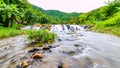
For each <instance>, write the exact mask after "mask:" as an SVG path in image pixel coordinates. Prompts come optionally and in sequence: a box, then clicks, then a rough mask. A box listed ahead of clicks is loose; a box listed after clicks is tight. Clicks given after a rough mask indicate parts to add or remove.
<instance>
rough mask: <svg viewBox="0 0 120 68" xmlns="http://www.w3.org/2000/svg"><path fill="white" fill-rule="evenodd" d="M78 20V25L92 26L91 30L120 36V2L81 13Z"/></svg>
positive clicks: (116, 0)
mask: <svg viewBox="0 0 120 68" xmlns="http://www.w3.org/2000/svg"><path fill="white" fill-rule="evenodd" d="M78 20H79V24H86V25H93V26H94V27H93V28H92V30H97V31H99V32H104V33H109V34H115V35H118V36H120V28H119V27H120V0H114V1H112V2H110V3H108V4H107V5H105V6H102V7H100V8H98V9H95V10H92V11H90V12H88V13H83V14H81V15H80V16H79V19H78Z"/></svg>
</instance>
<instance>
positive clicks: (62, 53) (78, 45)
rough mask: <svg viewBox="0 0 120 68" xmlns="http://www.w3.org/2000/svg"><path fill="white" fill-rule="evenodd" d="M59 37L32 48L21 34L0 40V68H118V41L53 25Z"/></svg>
mask: <svg viewBox="0 0 120 68" xmlns="http://www.w3.org/2000/svg"><path fill="white" fill-rule="evenodd" d="M50 31H51V32H54V33H56V34H57V36H58V38H56V39H55V42H54V43H52V44H44V46H43V47H35V46H32V45H36V44H34V43H32V44H30V41H27V40H25V36H24V35H19V36H16V37H12V38H8V39H2V40H0V68H120V38H119V37H116V36H112V35H106V34H101V33H95V32H91V31H86V29H84V28H83V27H81V26H79V25H52V26H51V29H50Z"/></svg>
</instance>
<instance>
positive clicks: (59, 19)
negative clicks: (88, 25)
mask: <svg viewBox="0 0 120 68" xmlns="http://www.w3.org/2000/svg"><path fill="white" fill-rule="evenodd" d="M32 7H33V8H34V9H36V10H38V11H41V12H43V13H44V14H46V16H47V17H48V18H49V19H50V22H52V23H56V24H57V23H58V24H59V23H62V24H63V23H65V24H66V23H70V22H71V19H74V18H76V17H78V16H79V15H80V14H81V13H75V12H73V13H65V12H61V11H58V10H44V9H42V8H40V7H37V6H34V5H32Z"/></svg>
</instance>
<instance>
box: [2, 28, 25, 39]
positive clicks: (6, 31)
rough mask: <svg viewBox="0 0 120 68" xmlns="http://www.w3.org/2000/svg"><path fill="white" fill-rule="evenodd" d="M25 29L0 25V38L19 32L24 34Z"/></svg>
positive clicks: (18, 33)
mask: <svg viewBox="0 0 120 68" xmlns="http://www.w3.org/2000/svg"><path fill="white" fill-rule="evenodd" d="M25 33H26V31H25V30H17V29H14V28H4V27H0V39H3V38H9V37H13V36H16V35H20V34H25Z"/></svg>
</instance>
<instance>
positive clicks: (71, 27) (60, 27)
mask: <svg viewBox="0 0 120 68" xmlns="http://www.w3.org/2000/svg"><path fill="white" fill-rule="evenodd" d="M78 30H83V28H82V27H81V26H79V25H52V27H51V32H65V33H68V32H71V31H78Z"/></svg>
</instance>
